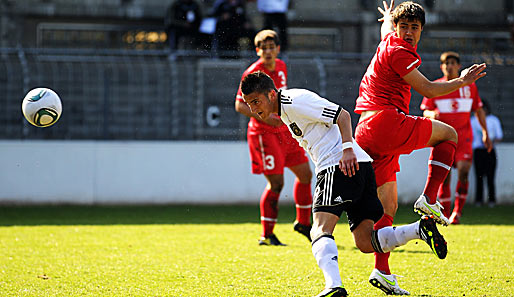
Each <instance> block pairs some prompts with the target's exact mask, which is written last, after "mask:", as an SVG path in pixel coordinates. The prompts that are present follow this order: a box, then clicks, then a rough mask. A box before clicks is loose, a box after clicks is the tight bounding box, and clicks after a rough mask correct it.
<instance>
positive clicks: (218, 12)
mask: <svg viewBox="0 0 514 297" xmlns="http://www.w3.org/2000/svg"><path fill="white" fill-rule="evenodd" d="M212 15H213V16H214V17H216V19H217V23H216V31H215V32H214V41H213V50H215V51H217V52H218V54H219V57H220V58H239V54H238V53H237V51H238V50H239V40H240V39H241V38H247V39H248V44H249V46H251V40H252V39H253V37H254V36H255V29H254V28H253V25H252V23H251V22H250V21H249V20H248V19H247V18H246V3H245V1H244V0H217V1H216V2H215V3H214V6H213V11H212ZM249 49H250V48H249ZM252 49H253V47H252Z"/></svg>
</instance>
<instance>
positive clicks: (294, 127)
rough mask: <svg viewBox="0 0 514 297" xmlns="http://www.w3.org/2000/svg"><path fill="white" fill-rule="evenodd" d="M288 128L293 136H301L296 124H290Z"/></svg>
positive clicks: (301, 133)
mask: <svg viewBox="0 0 514 297" xmlns="http://www.w3.org/2000/svg"><path fill="white" fill-rule="evenodd" d="M289 128H291V131H293V133H294V135H296V136H298V137H300V136H302V135H303V132H302V130H301V129H300V127H298V125H297V124H296V123H294V122H293V123H291V124H289Z"/></svg>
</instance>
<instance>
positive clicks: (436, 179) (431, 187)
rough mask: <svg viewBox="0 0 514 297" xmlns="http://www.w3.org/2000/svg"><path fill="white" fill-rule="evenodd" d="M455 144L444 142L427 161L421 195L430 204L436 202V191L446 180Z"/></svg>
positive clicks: (437, 146) (433, 151)
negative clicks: (425, 177) (425, 181)
mask: <svg viewBox="0 0 514 297" xmlns="http://www.w3.org/2000/svg"><path fill="white" fill-rule="evenodd" d="M456 148H457V144H456V143H455V142H453V141H449V140H447V141H444V142H441V143H440V144H438V145H436V146H435V147H434V149H433V150H432V154H431V155H430V159H429V161H428V178H427V183H426V185H425V190H424V191H423V194H425V196H427V197H428V199H429V200H430V201H429V202H430V204H434V203H435V202H436V200H437V190H439V187H440V186H441V183H442V182H443V181H444V180H445V179H446V176H447V175H448V172H450V169H451V166H452V164H453V157H454V155H455V149H456Z"/></svg>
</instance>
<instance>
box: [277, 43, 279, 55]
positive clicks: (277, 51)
mask: <svg viewBox="0 0 514 297" xmlns="http://www.w3.org/2000/svg"><path fill="white" fill-rule="evenodd" d="M277 53H278V54H280V45H277Z"/></svg>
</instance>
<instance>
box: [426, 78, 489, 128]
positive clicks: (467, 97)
mask: <svg viewBox="0 0 514 297" xmlns="http://www.w3.org/2000/svg"><path fill="white" fill-rule="evenodd" d="M436 81H438V82H439V81H447V79H446V78H445V77H442V78H440V79H438V80H436ZM480 107H482V100H481V99H480V96H479V95H478V89H477V86H476V85H475V83H473V84H471V85H469V86H465V87H462V88H460V89H458V90H456V91H454V92H452V93H450V94H446V95H443V96H439V97H435V98H427V97H425V98H423V102H421V106H420V108H421V110H438V111H439V118H438V120H440V121H441V122H445V123H447V124H448V125H450V126H452V127H453V128H455V130H457V132H459V131H462V130H469V131H471V121H470V113H471V112H472V111H475V110H477V109H479V108H480Z"/></svg>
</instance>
